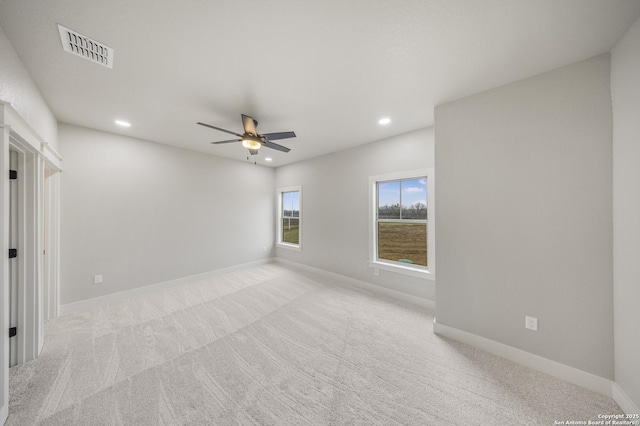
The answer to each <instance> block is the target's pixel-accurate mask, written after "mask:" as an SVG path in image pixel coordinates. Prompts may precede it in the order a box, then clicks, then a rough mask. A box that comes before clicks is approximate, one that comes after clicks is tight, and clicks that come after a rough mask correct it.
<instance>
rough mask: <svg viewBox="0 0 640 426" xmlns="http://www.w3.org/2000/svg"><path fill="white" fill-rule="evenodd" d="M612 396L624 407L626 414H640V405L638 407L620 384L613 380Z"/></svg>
mask: <svg viewBox="0 0 640 426" xmlns="http://www.w3.org/2000/svg"><path fill="white" fill-rule="evenodd" d="M611 393H612V396H611V397H612V398H613V400H614V401H615V402H616V404H618V405H619V406H620V408H622V411H624V412H625V414H640V407H638V406H637V405H636V404H635V403H634V402H633V401H631V398H629V396H627V394H626V393H625V392H624V391H623V390H622V388H621V387H620V385H618V384H617V383H616V382H613V384H612V386H611Z"/></svg>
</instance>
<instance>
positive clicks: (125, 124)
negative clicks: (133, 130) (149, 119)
mask: <svg viewBox="0 0 640 426" xmlns="http://www.w3.org/2000/svg"><path fill="white" fill-rule="evenodd" d="M116 124H117V125H118V126H122V127H131V123H129V122H128V121H124V120H116Z"/></svg>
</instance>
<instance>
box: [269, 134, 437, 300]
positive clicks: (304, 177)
mask: <svg viewBox="0 0 640 426" xmlns="http://www.w3.org/2000/svg"><path fill="white" fill-rule="evenodd" d="M426 167H433V129H432V128H429V129H423V130H419V131H415V132H411V133H407V134H404V135H400V136H395V137H392V138H389V139H385V140H382V141H379V142H373V143H369V144H366V145H362V146H360V147H356V148H353V149H348V150H345V151H340V152H336V153H333V154H328V155H325V156H322V157H317V158H314V159H311V160H307V161H302V162H299V163H295V164H291V165H287V166H283V167H279V168H278V169H277V170H276V187H277V188H283V187H288V186H295V185H302V198H303V205H302V218H303V222H302V227H303V229H302V232H303V237H302V238H303V239H302V252H295V251H291V250H288V249H286V248H277V255H278V257H280V258H284V259H287V260H290V261H293V262H298V263H302V264H304V265H308V266H312V267H315V268H320V269H324V270H327V271H330V272H334V273H337V274H341V275H345V276H348V277H351V278H355V279H358V280H361V281H365V282H369V283H373V284H377V285H380V286H383V287H387V288H390V289H392V290H396V291H400V292H403V293H407V294H410V295H414V296H418V297H421V298H424V299H429V300H435V285H434V282H433V281H428V280H426V279H421V278H414V277H409V276H406V275H400V274H397V273H394V272H388V271H383V270H380V275H379V276H377V277H376V276H374V275H373V270H372V269H371V268H369V266H368V261H369V257H368V247H369V233H368V226H369V225H368V219H367V218H368V214H369V205H368V202H369V201H368V194H369V189H368V188H369V176H373V175H377V174H383V173H391V172H398V171H404V170H412V169H419V168H426ZM436 185H437V184H436ZM274 194H275V192H274Z"/></svg>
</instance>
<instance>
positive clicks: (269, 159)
mask: <svg viewBox="0 0 640 426" xmlns="http://www.w3.org/2000/svg"><path fill="white" fill-rule="evenodd" d="M264 161H273V158H271V157H267V158H265V159H264Z"/></svg>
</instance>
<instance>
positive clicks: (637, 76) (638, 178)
mask: <svg viewBox="0 0 640 426" xmlns="http://www.w3.org/2000/svg"><path fill="white" fill-rule="evenodd" d="M639 46H640V20H639V21H637V22H636V23H635V24H634V25H633V26H632V27H631V29H630V30H629V31H628V32H627V34H626V35H625V36H624V37H623V38H622V39H621V40H620V42H618V44H617V46H616V47H615V49H614V50H613V54H612V59H611V95H612V99H613V276H614V280H613V293H614V313H615V316H614V324H615V336H614V337H615V378H616V382H617V383H618V385H619V386H620V387H621V388H622V390H623V391H624V392H625V393H626V394H627V396H628V397H629V398H630V399H631V400H632V401H633V403H634V404H635V406H636V407H640V315H638V312H639V309H640V308H639V306H640V274H639V273H638V260H639V259H640V243H639V242H640V47H639ZM636 409H637V408H636Z"/></svg>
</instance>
